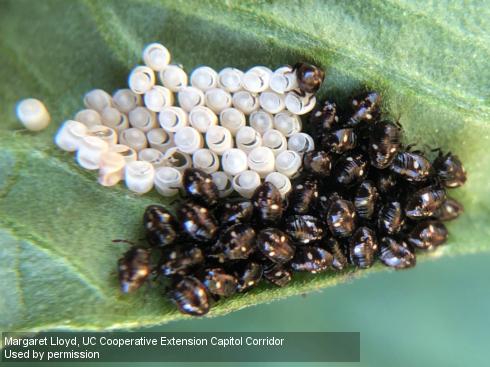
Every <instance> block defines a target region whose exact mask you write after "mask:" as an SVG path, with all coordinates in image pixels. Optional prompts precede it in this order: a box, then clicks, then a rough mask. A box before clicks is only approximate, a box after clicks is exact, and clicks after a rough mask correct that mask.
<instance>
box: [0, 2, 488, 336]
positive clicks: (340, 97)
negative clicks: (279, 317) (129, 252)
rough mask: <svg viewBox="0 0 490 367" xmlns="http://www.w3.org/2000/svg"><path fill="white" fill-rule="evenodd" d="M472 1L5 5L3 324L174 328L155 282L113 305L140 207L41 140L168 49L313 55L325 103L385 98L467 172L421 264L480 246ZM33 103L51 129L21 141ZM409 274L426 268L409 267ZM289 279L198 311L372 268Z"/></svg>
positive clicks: (206, 57) (241, 62) (481, 131)
mask: <svg viewBox="0 0 490 367" xmlns="http://www.w3.org/2000/svg"><path fill="white" fill-rule="evenodd" d="M489 15H490V14H489V11H488V6H486V4H485V2H484V1H481V2H480V1H467V2H464V3H463V2H461V3H460V2H452V1H439V2H437V3H434V4H432V3H431V4H427V3H426V2H425V1H411V0H391V1H381V0H367V1H362V2H347V1H328V2H324V1H320V0H318V1H313V0H312V1H288V2H285V1H226V2H223V1H199V0H185V1H175V0H168V1H152V0H148V1H138V2H130V1H115V0H113V1H70V2H67V1H61V0H58V1H54V0H50V1H36V2H34V1H29V0H23V1H3V2H1V3H0V34H2V37H0V80H1V85H0V96H1V105H2V108H1V110H0V329H2V330H41V329H52V328H60V327H63V328H69V329H111V328H118V327H133V326H141V325H153V324H158V323H163V322H167V321H170V320H175V319H178V318H182V317H184V316H182V315H180V314H179V313H178V312H177V311H176V310H175V308H174V307H173V306H172V305H171V304H170V303H169V302H168V301H166V300H165V299H164V297H163V295H162V290H161V289H160V288H158V287H153V288H152V287H144V288H143V289H141V290H140V292H138V293H137V294H135V295H130V296H124V295H121V294H120V293H119V291H118V288H117V280H116V271H115V263H116V259H117V258H118V257H119V256H120V255H121V254H122V253H123V252H124V251H125V249H126V246H125V245H119V244H114V243H112V242H111V240H113V239H117V238H123V239H128V240H133V241H137V240H138V239H139V238H141V237H142V235H143V234H142V232H141V224H140V220H141V218H140V217H141V214H142V211H143V209H144V207H145V206H146V205H148V204H149V203H153V202H163V200H162V199H161V198H160V197H158V196H157V195H155V194H152V195H148V196H144V197H139V196H136V195H134V194H132V193H130V192H129V191H128V190H126V189H125V188H124V187H123V186H122V185H120V186H118V187H116V188H104V187H101V186H99V185H98V184H97V183H96V176H95V173H93V172H88V171H84V170H83V169H81V168H80V167H78V166H77V165H76V164H75V163H74V161H73V156H72V155H71V154H69V153H64V152H61V151H59V150H58V149H56V147H55V146H54V144H53V143H52V138H53V135H54V133H55V131H56V129H57V127H58V126H59V124H60V123H61V122H62V121H63V120H65V119H67V118H69V117H71V116H73V114H74V113H75V112H76V111H77V110H78V109H80V108H81V106H82V101H81V99H82V96H83V94H84V93H85V92H86V91H88V90H89V89H91V88H95V87H100V88H103V89H106V90H108V91H111V90H114V89H116V88H118V87H123V86H124V85H125V80H126V77H127V74H128V71H129V70H130V68H131V67H132V66H133V65H135V64H137V63H139V62H140V52H141V50H142V48H143V46H144V44H146V43H149V42H152V41H160V42H162V43H164V44H165V45H166V46H167V47H168V48H169V49H170V50H171V52H172V54H173V58H174V61H175V62H178V63H181V64H183V65H184V67H185V68H186V70H188V71H190V70H192V69H193V68H194V67H196V66H197V65H200V64H206V65H210V66H212V67H214V68H216V69H219V68H222V67H225V66H235V67H239V68H242V69H246V68H249V67H251V66H253V65H257V64H264V65H267V66H270V67H277V66H279V65H282V64H285V63H294V62H296V61H298V60H305V59H306V60H310V61H313V62H315V63H318V64H320V65H322V66H323V67H324V68H325V69H326V70H327V74H328V76H327V82H326V83H325V86H324V88H323V90H322V91H321V95H322V96H326V95H328V96H330V97H334V98H335V99H336V100H337V101H339V102H340V103H341V104H345V103H346V101H347V98H348V96H349V95H350V94H351V93H352V92H353V91H358V90H361V89H363V88H372V89H375V90H378V91H380V92H382V94H383V97H384V105H383V108H384V110H385V111H386V113H387V114H389V115H391V116H393V117H394V118H397V117H400V122H401V123H402V124H403V126H404V127H405V132H406V135H407V140H408V141H415V142H417V143H419V144H420V145H427V146H429V147H437V146H441V147H442V148H444V149H449V150H451V151H453V152H455V153H457V154H458V155H459V156H460V157H461V158H462V160H463V161H464V162H465V165H466V167H467V170H468V172H469V180H468V183H467V185H466V186H465V187H464V188H463V189H460V190H456V191H455V192H454V193H453V195H454V196H455V197H457V198H458V199H459V200H461V201H462V202H463V203H464V205H465V207H466V213H465V215H464V216H463V217H462V218H461V219H460V220H458V221H456V222H454V223H450V225H449V229H450V233H451V235H450V240H449V243H448V245H447V246H444V247H442V248H440V249H439V250H438V251H436V252H435V253H433V254H431V255H427V256H425V258H428V257H437V256H446V255H459V254H464V253H476V252H483V251H489V250H490V241H489V240H488V238H489V235H490V233H489V232H490V230H489V227H488V222H489V220H490V184H489V182H490V177H489V175H490V160H489V159H488V152H487V150H488V147H489V146H490V125H489V124H488V122H489V117H490V93H489V85H490V68H489V65H488V60H490V46H489V45H490V37H489V33H490V32H489V31H490V29H489V27H490V25H489V23H488V22H487V19H488V17H489ZM29 96H34V97H37V98H40V99H41V100H43V101H45V103H46V105H47V106H48V108H49V110H50V112H51V114H52V117H53V123H52V124H51V126H50V127H49V128H48V129H47V130H46V131H44V132H41V133H30V132H27V131H25V130H22V129H21V127H20V125H19V124H18V122H17V121H16V120H15V116H14V106H15V103H16V101H17V100H19V99H20V98H25V97H29ZM420 266H423V264H422V265H420ZM380 269H381V266H376V267H374V268H373V269H372V270H369V271H362V272H356V273H354V272H353V271H346V272H344V273H342V274H333V273H326V274H322V275H317V276H306V275H303V276H297V277H296V278H295V280H294V281H293V283H292V284H291V285H290V286H288V287H286V288H283V289H277V288H273V287H270V286H266V285H263V286H261V287H259V288H258V289H256V290H255V291H253V292H251V293H249V294H246V295H238V296H236V297H233V298H231V299H229V300H226V301H220V302H219V303H218V304H217V305H216V307H214V308H213V310H212V311H211V313H210V315H211V316H215V315H220V314H224V313H227V312H231V311H234V310H237V309H240V308H243V307H246V306H250V305H255V304H259V303H262V302H268V301H270V300H273V299H278V298H283V297H287V296H289V295H293V294H299V293H304V292H309V291H313V290H317V289H320V288H324V287H327V286H332V285H334V284H337V283H339V282H344V281H347V280H349V279H351V278H353V277H357V276H361V275H364V274H368V273H370V272H372V271H378V270H380Z"/></svg>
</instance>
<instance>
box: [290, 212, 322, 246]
mask: <svg viewBox="0 0 490 367" xmlns="http://www.w3.org/2000/svg"><path fill="white" fill-rule="evenodd" d="M284 230H285V231H286V233H287V234H288V235H290V236H291V237H292V238H293V239H294V240H295V241H296V242H299V243H302V244H306V243H311V242H315V241H319V240H321V239H322V238H323V234H324V231H323V225H322V223H321V221H320V220H319V219H318V218H315V217H314V216H312V215H291V216H289V217H287V218H286V219H285V225H284Z"/></svg>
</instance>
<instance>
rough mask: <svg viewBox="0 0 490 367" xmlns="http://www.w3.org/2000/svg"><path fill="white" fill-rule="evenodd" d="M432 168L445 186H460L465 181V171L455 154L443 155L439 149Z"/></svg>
mask: <svg viewBox="0 0 490 367" xmlns="http://www.w3.org/2000/svg"><path fill="white" fill-rule="evenodd" d="M434 169H435V171H436V173H437V175H438V176H439V177H440V179H441V181H442V184H443V185H444V186H445V187H448V188H455V187H460V186H462V185H464V183H465V182H466V171H465V169H464V167H463V164H462V163H461V161H460V160H459V158H458V156H456V155H453V154H451V153H447V154H445V155H444V154H443V153H442V152H441V151H439V156H438V157H437V158H436V159H435V160H434Z"/></svg>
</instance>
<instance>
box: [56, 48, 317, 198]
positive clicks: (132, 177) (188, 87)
mask: <svg viewBox="0 0 490 367" xmlns="http://www.w3.org/2000/svg"><path fill="white" fill-rule="evenodd" d="M143 61H144V64H145V65H144V66H143V65H142V66H137V67H135V68H134V69H133V70H132V71H131V73H130V75H129V77H128V87H129V89H119V90H117V91H116V92H115V93H114V94H113V95H112V96H111V95H109V94H108V93H107V92H105V91H103V90H101V89H95V90H92V91H90V92H88V93H87V94H86V95H85V98H84V104H85V107H86V109H84V110H81V111H79V112H78V113H77V114H76V115H75V117H74V119H73V120H68V121H66V122H65V123H64V124H63V125H62V126H61V128H60V130H59V131H58V133H57V135H56V138H55V141H56V144H57V145H58V146H59V147H60V148H61V149H64V150H66V151H71V152H76V159H77V162H78V163H79V164H80V165H81V166H82V167H84V168H86V169H90V170H97V169H98V170H99V182H100V184H102V185H105V186H112V185H115V184H117V183H118V182H119V181H121V180H125V183H126V185H127V187H128V188H129V189H130V190H132V191H134V192H136V193H139V194H143V193H146V192H148V191H150V190H151V189H152V188H153V187H154V186H155V188H156V190H157V191H158V192H159V193H160V194H161V195H163V196H173V195H176V194H177V193H178V191H179V189H181V188H182V173H183V171H184V170H185V169H186V168H189V167H195V168H199V169H201V170H202V171H204V172H206V173H209V174H211V175H212V177H213V180H214V182H215V183H216V185H217V186H218V189H219V192H220V196H221V197H225V196H227V195H229V194H231V193H232V192H233V191H237V192H238V193H239V194H240V195H242V196H243V197H247V198H250V197H251V195H252V194H253V192H254V190H255V189H256V188H257V187H258V186H259V185H260V183H261V182H263V181H269V182H272V183H273V184H274V185H276V186H277V187H278V188H279V190H280V191H281V194H282V195H283V196H284V195H285V194H286V193H287V192H288V191H289V190H290V188H291V183H290V177H294V176H295V175H296V174H297V172H298V170H299V169H300V167H301V162H302V160H301V158H302V155H303V154H304V153H305V152H307V151H310V150H313V149H314V141H313V139H312V137H311V136H310V135H308V134H305V133H303V132H301V129H302V126H301V119H300V115H303V114H306V113H308V112H310V111H311V110H312V109H313V108H314V106H315V103H316V99H315V96H314V93H315V92H316V90H317V89H318V88H319V86H320V84H321V82H322V81H323V78H324V74H323V71H321V70H320V69H318V68H316V67H315V66H313V65H309V64H304V63H303V64H298V65H296V66H294V67H291V66H283V67H280V68H279V69H277V70H275V71H272V70H270V69H269V68H267V67H265V66H255V67H252V68H251V69H249V70H248V71H246V72H243V71H241V70H238V69H236V68H230V67H228V68H225V69H223V70H221V71H220V72H216V71H215V70H213V69H212V68H210V67H207V66H201V67H198V68H197V69H195V70H194V71H193V72H192V73H191V74H190V76H189V77H188V75H187V73H186V72H185V71H184V70H183V68H182V67H181V66H179V65H173V64H170V53H169V51H168V50H167V49H166V48H165V47H164V46H163V45H161V44H158V43H152V44H150V45H148V46H147V47H146V48H145V49H144V51H143ZM158 82H160V84H158Z"/></svg>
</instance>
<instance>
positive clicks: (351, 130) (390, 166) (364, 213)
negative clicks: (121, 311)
mask: <svg viewBox="0 0 490 367" xmlns="http://www.w3.org/2000/svg"><path fill="white" fill-rule="evenodd" d="M379 103H380V96H379V95H378V94H377V93H374V92H372V93H368V94H367V95H365V96H363V97H361V98H356V99H354V100H353V101H352V109H351V111H350V112H348V113H346V116H347V117H344V118H339V117H338V115H337V107H336V105H335V104H334V103H331V102H328V101H327V102H325V103H323V104H321V105H319V106H317V108H316V109H315V110H314V111H313V112H312V114H311V115H310V127H312V128H314V129H315V130H316V132H315V134H314V136H315V139H316V142H315V143H316V144H315V146H316V150H313V151H309V152H307V153H305V155H304V157H303V170H302V172H301V174H300V175H299V177H297V178H295V179H294V181H293V185H292V189H291V191H290V192H289V193H288V195H287V196H286V197H285V198H283V197H281V194H280V193H279V191H278V190H277V188H276V187H275V186H274V185H273V184H272V183H270V182H264V183H263V184H262V185H260V186H259V187H258V188H257V189H256V191H255V193H254V194H253V196H252V198H251V199H250V200H248V199H242V198H240V199H238V198H226V199H225V198H220V197H219V193H218V190H217V188H216V186H215V184H214V183H213V181H212V178H211V176H210V175H208V174H206V173H204V172H202V171H200V170H198V169H187V170H186V171H185V172H184V175H183V180H184V182H183V187H184V190H185V192H186V199H185V200H184V201H183V202H182V203H181V204H180V207H179V208H178V209H177V214H176V216H174V215H172V214H171V213H170V212H169V211H168V210H167V209H165V208H164V207H162V206H159V205H152V206H149V207H148V208H147V209H146V211H145V214H144V225H145V228H146V231H147V240H148V243H149V244H150V245H151V247H150V248H149V249H146V248H141V247H133V248H131V249H130V250H129V251H128V252H127V253H126V254H125V255H124V257H123V258H121V259H120V260H119V278H120V283H121V287H122V290H123V291H124V292H130V291H132V290H134V289H137V288H138V287H139V286H140V285H141V284H142V283H143V282H144V281H145V280H146V279H147V277H148V276H149V274H150V273H151V271H152V270H153V269H154V267H153V266H152V265H151V264H150V263H151V261H150V257H151V256H150V255H151V252H153V253H158V258H159V263H158V265H157V266H156V268H155V269H156V270H155V272H156V273H157V274H158V275H159V276H160V277H162V278H166V279H168V282H167V284H168V286H167V293H166V294H167V295H168V297H169V298H170V299H171V300H172V301H173V302H174V303H175V304H176V305H177V307H178V308H179V310H180V311H181V312H183V313H186V314H190V315H203V314H206V313H207V312H208V311H209V309H210V305H211V303H212V302H213V300H216V299H218V298H220V297H229V296H231V295H233V294H234V293H236V292H246V291H248V290H250V289H251V288H253V287H255V286H257V284H259V282H260V281H262V280H265V281H268V282H270V283H272V284H274V285H276V286H280V287H282V286H285V285H286V284H288V283H289V282H290V280H291V278H292V273H293V272H309V273H320V272H323V271H326V270H327V269H331V270H342V269H345V268H347V267H356V268H369V267H371V266H372V265H373V264H374V262H375V261H376V260H377V259H379V260H380V262H381V263H383V264H384V265H386V266H389V267H392V268H395V269H405V268H410V267H413V266H415V264H416V251H417V250H423V251H425V250H430V249H433V248H436V247H437V246H439V245H441V244H442V243H444V242H445V241H446V238H447V229H446V227H445V225H444V224H443V222H444V221H447V220H452V219H455V218H457V217H458V216H459V214H460V213H461V212H462V210H463V207H462V205H461V204H459V203H458V202H457V201H456V200H454V199H451V198H449V197H447V195H446V189H448V188H455V187H459V186H461V185H463V184H464V182H465V181H466V173H465V170H464V168H463V166H462V164H461V162H460V160H459V159H458V157H457V156H455V155H453V154H451V153H447V154H444V153H443V152H442V151H440V150H438V151H437V153H435V152H434V155H436V158H435V159H434V160H433V161H431V160H429V159H428V158H427V157H426V156H425V155H424V153H422V152H420V151H417V150H414V149H412V148H411V147H410V146H409V145H406V143H405V142H404V141H403V136H402V135H403V130H402V128H401V126H400V125H399V124H398V123H397V122H392V121H388V120H384V119H382V118H381V114H380V112H379V110H378V108H379Z"/></svg>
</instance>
